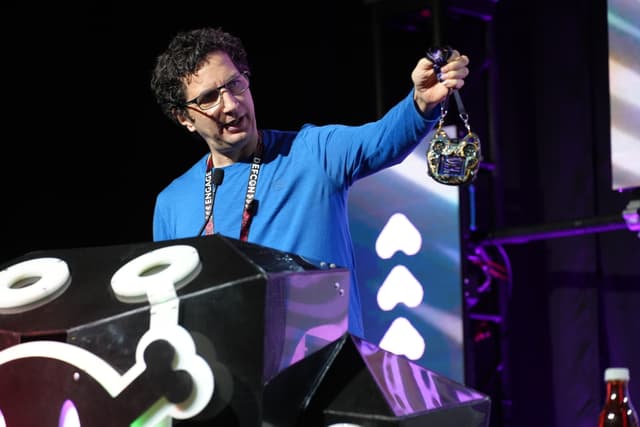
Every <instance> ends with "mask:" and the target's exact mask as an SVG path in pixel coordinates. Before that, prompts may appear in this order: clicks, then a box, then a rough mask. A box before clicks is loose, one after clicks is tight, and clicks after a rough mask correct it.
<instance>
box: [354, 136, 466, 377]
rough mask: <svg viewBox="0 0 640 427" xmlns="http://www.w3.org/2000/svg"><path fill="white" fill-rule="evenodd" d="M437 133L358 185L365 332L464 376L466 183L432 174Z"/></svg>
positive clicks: (381, 342)
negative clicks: (431, 145)
mask: <svg viewBox="0 0 640 427" xmlns="http://www.w3.org/2000/svg"><path fill="white" fill-rule="evenodd" d="M447 131H448V132H453V130H452V129H448V130H447ZM430 136H431V135H429V136H428V137H427V138H425V140H424V141H423V142H422V143H421V144H420V145H419V146H418V147H417V148H416V149H415V150H414V152H413V153H412V154H411V155H410V156H409V157H407V158H406V159H405V160H404V161H403V162H402V163H401V164H399V165H396V166H394V167H392V168H390V169H387V170H385V171H382V172H380V173H378V174H374V175H372V176H370V177H367V178H366V179H364V180H361V181H359V182H357V183H356V184H355V186H354V187H353V189H352V192H351V195H350V198H349V211H350V226H351V232H352V234H353V240H354V248H355V251H356V261H357V267H356V270H357V274H358V280H359V283H360V294H361V299H362V305H363V316H364V325H365V336H366V339H367V340H369V341H371V342H375V343H377V344H378V345H379V346H380V348H382V349H384V350H387V351H390V352H393V353H395V354H399V355H404V356H406V357H407V358H408V359H410V360H413V361H415V362H416V363H418V364H419V365H422V366H424V367H426V368H428V369H431V370H433V371H436V372H438V373H440V374H442V375H444V376H446V377H448V378H451V379H453V380H455V381H459V382H463V377H464V348H463V327H462V290H461V285H462V277H461V271H460V230H459V227H460V224H459V195H458V192H459V189H458V187H456V186H449V185H444V184H440V183H437V182H436V181H435V180H433V179H432V178H430V177H429V176H428V174H427V163H426V148H427V144H428V141H429V140H430ZM454 136H455V135H454Z"/></svg>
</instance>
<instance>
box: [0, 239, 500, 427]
mask: <svg viewBox="0 0 640 427" xmlns="http://www.w3.org/2000/svg"><path fill="white" fill-rule="evenodd" d="M319 265H320V264H319V263H318V264H315V263H313V262H311V261H310V260H305V259H303V258H301V257H299V256H297V255H294V254H288V253H284V252H280V251H276V250H273V249H269V248H264V247H261V246H258V245H253V244H250V243H246V242H241V241H238V240H234V239H230V238H226V237H223V236H220V235H213V236H207V237H202V238H193V239H181V240H175V241H165V242H153V243H141V244H133V245H122V246H105V247H95V248H80V249H67V250H51V251H37V252H31V253H29V254H26V255H25V256H23V257H20V258H19V259H17V260H15V261H14V262H12V263H10V264H9V265H7V266H5V267H4V269H3V270H1V271H0V426H8V427H14V426H23V425H34V426H35V425H47V426H50V425H51V426H53V425H58V426H71V425H73V426H92V427H93V426H98V427H99V426H113V425H129V426H147V425H148V426H155V425H172V423H173V425H203V424H202V423H210V422H215V425H225V426H259V425H263V423H265V422H266V423H268V424H269V425H274V426H314V425H317V426H321V425H326V424H324V423H325V420H327V419H335V420H336V422H347V421H348V420H347V418H349V417H351V418H352V419H351V421H352V422H355V423H358V422H360V421H362V420H359V419H358V418H357V417H358V415H357V414H358V413H360V414H361V417H363V418H362V419H363V420H364V419H366V418H367V417H369V416H370V415H372V414H375V413H376V412H381V413H382V414H384V416H386V417H387V418H388V419H390V420H392V421H397V422H398V423H401V424H402V423H404V421H403V420H404V419H405V418H407V419H412V420H414V421H415V420H416V416H418V417H419V416H421V414H422V413H425V411H427V412H428V411H429V410H430V408H431V407H433V408H436V407H439V408H440V409H442V407H446V406H447V405H449V406H451V408H454V407H457V406H460V405H459V404H462V406H464V407H466V408H471V412H472V413H474V414H477V413H480V414H485V413H487V414H488V406H487V405H488V399H487V398H486V396H483V395H481V394H479V393H477V392H473V391H471V390H468V389H464V387H463V386H461V385H458V384H455V383H453V382H449V383H450V384H448V386H447V390H449V389H456V388H457V389H458V391H464V393H459V394H456V396H457V397H456V398H455V399H453V400H451V401H449V400H450V399H449V400H448V399H447V398H444V399H443V398H442V396H439V397H438V398H437V399H435V400H434V399H432V402H436V403H434V404H431V406H429V405H425V404H415V402H414V403H411V404H410V405H407V403H408V402H409V401H406V402H397V401H395V403H394V402H393V401H394V400H397V399H398V396H399V394H398V390H394V389H393V387H392V388H391V389H390V388H389V387H388V385H389V384H390V382H389V381H388V379H389V377H388V375H387V374H388V372H386V373H385V368H382V367H383V366H387V367H388V366H391V365H392V364H391V365H390V364H389V360H396V361H397V362H395V365H396V366H397V367H399V368H397V369H395V372H396V376H395V377H394V378H395V379H394V380H393V381H391V383H393V384H395V386H394V387H400V386H401V385H402V384H405V386H406V384H408V383H407V382H406V380H403V379H402V378H403V376H404V375H407V374H409V373H410V372H413V373H411V375H412V378H413V380H411V381H409V382H410V383H412V384H413V383H416V381H415V378H421V379H420V380H419V381H418V382H419V383H420V384H422V385H420V386H419V387H418V388H416V387H414V386H410V387H409V388H407V390H413V391H411V393H410V394H411V395H412V396H413V397H406V398H407V399H409V400H412V399H415V398H416V396H419V395H420V394H421V393H422V392H421V391H420V390H421V389H422V390H423V391H424V390H427V389H429V390H430V391H429V393H433V392H434V391H437V389H438V387H434V386H433V385H434V384H438V383H439V384H440V386H441V385H442V384H444V383H446V382H447V381H446V379H440V380H437V378H439V376H438V375H437V374H435V373H433V374H432V375H431V376H429V375H426V376H425V372H428V371H426V370H424V368H420V367H417V366H415V365H412V364H410V363H409V362H408V361H406V360H405V359H403V358H399V357H398V356H395V355H391V354H390V353H388V352H385V351H383V350H380V349H377V348H376V347H375V346H374V345H373V344H370V343H368V342H367V341H365V340H364V339H362V338H360V337H353V336H351V335H349V334H348V333H347V319H348V301H349V271H348V270H346V269H342V268H333V269H323V268H320V266H319ZM372 355H377V356H372ZM383 360H384V363H383ZM398 361H399V362H398ZM408 366H412V368H407V367H408ZM380 368H382V369H380ZM416 372H422V373H421V374H420V375H417V376H416V375H415V373H416ZM380 374H382V376H381V375H380ZM398 374H399V375H400V376H399V377H398V376H397V375H398ZM384 378H387V379H386V380H385V379H384ZM424 378H431V379H430V380H429V381H427V382H425V381H424ZM433 378H436V379H435V380H434V379H433ZM363 381H364V382H363ZM354 384H361V385H362V384H364V387H368V388H369V389H371V390H372V393H371V394H370V395H371V396H378V398H377V399H369V403H370V402H372V401H373V402H377V405H378V406H377V407H371V405H370V404H367V405H363V404H362V402H360V401H359V400H358V399H354V397H353V396H351V394H352V393H354V390H352V389H353V387H355V385H354ZM425 384H431V385H432V386H431V387H427V386H425ZM403 387H404V386H403ZM356 388H357V389H359V388H360V386H358V387H356ZM440 389H441V390H443V389H442V387H440ZM447 393H448V392H447ZM361 394H362V393H361V392H360V391H359V390H358V391H356V395H358V396H359V395H361ZM436 394H438V393H437V392H436ZM338 396H342V397H341V398H340V399H338V400H336V398H337V397H338ZM406 396H409V395H406ZM445 397H446V396H445ZM419 400H420V399H419ZM422 400H423V401H426V400H424V399H422ZM349 402H351V403H349ZM345 405H346V407H345ZM358 408H360V409H361V410H360V412H359V411H358ZM399 408H404V409H402V410H399ZM345 409H346V410H345ZM467 412H468V411H467ZM345 414H346V415H345ZM354 414H356V415H355V416H356V419H353V417H354ZM476 418H477V419H479V420H482V419H483V417H482V416H481V417H479V418H478V417H476ZM480 422H483V421H480ZM368 425H373V424H368ZM385 425H388V424H385ZM398 425H400V424H398ZM406 425H411V424H406ZM467 425H485V424H467Z"/></svg>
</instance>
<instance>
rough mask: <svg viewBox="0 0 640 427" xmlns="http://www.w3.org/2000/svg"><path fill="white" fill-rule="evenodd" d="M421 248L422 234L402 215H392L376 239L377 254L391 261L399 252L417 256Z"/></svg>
mask: <svg viewBox="0 0 640 427" xmlns="http://www.w3.org/2000/svg"><path fill="white" fill-rule="evenodd" d="M421 247H422V236H421V235H420V232H419V231H418V229H417V228H416V227H415V226H414V225H413V224H412V223H411V221H409V219H408V218H407V217H406V216H405V215H403V214H401V213H395V214H393V215H391V217H390V218H389V220H388V221H387V223H386V224H385V226H384V227H382V231H381V232H380V234H379V235H378V238H377V239H376V253H377V254H378V256H379V257H380V258H382V259H389V258H391V257H392V256H393V254H394V253H396V252H398V251H402V252H404V253H405V254H407V255H415V254H417V253H418V251H419V250H420V248H421Z"/></svg>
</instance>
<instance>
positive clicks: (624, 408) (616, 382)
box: [598, 368, 640, 427]
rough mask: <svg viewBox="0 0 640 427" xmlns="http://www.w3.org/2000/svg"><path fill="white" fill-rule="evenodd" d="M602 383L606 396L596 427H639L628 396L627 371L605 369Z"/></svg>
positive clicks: (624, 369)
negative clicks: (603, 383)
mask: <svg viewBox="0 0 640 427" xmlns="http://www.w3.org/2000/svg"><path fill="white" fill-rule="evenodd" d="M604 382H605V383H606V385H607V394H606V398H605V401H604V406H603V407H602V410H601V411H600V416H599V418H598V427H640V422H638V414H637V412H636V410H635V408H634V407H633V403H631V396H630V395H629V369H628V368H607V369H606V370H605V371H604Z"/></svg>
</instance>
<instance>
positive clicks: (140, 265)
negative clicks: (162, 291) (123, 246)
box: [111, 245, 201, 303]
mask: <svg viewBox="0 0 640 427" xmlns="http://www.w3.org/2000/svg"><path fill="white" fill-rule="evenodd" d="M200 268H201V266H200V257H199V256H198V251H197V250H196V249H195V248H194V247H193V246H189V245H174V246H166V247H164V248H160V249H156V250H153V251H151V252H147V253H145V254H142V255H140V256H138V257H137V258H134V259H132V260H131V261H129V262H128V263H126V264H125V265H123V266H122V267H120V268H119V269H118V271H116V273H115V274H114V275H113V277H112V278H111V288H112V289H113V292H115V294H116V297H117V298H118V299H119V300H120V301H122V302H126V303H139V302H144V301H146V300H147V288H148V287H149V286H153V285H154V283H159V282H161V281H162V282H165V283H166V282H169V283H172V284H173V285H174V287H175V289H176V290H177V289H180V288H181V287H183V286H185V285H187V284H188V283H189V282H190V281H191V280H192V279H193V278H194V277H195V276H197V274H198V273H199V272H200Z"/></svg>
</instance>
